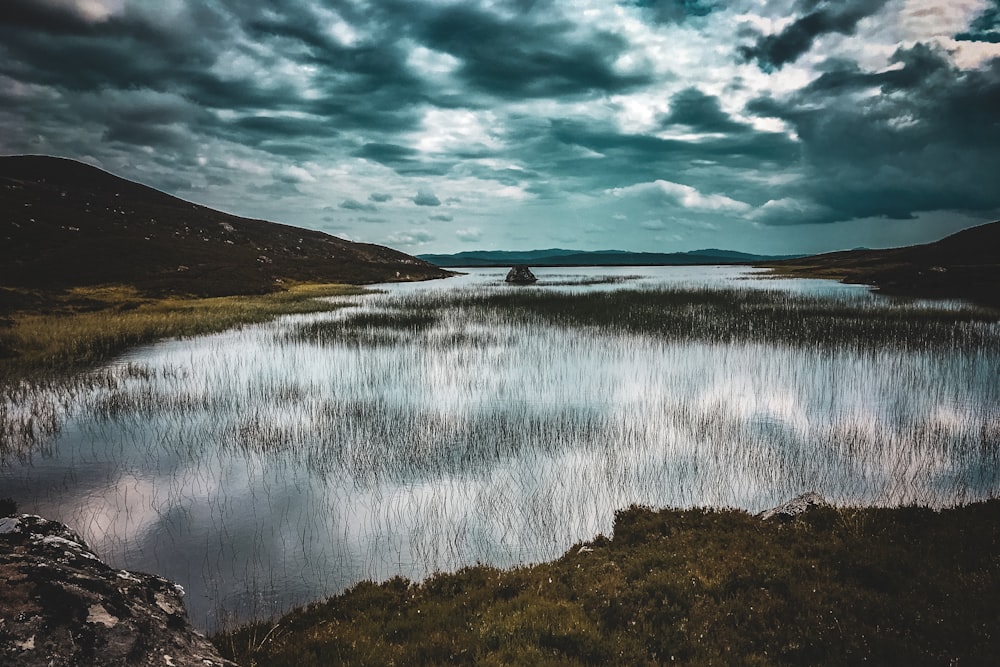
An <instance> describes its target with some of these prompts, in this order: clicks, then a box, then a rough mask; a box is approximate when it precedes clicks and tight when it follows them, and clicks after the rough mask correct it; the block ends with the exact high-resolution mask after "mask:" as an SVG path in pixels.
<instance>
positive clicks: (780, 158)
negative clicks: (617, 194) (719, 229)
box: [551, 121, 799, 187]
mask: <svg viewBox="0 0 1000 667" xmlns="http://www.w3.org/2000/svg"><path fill="white" fill-rule="evenodd" d="M551 138H552V139H553V140H554V141H555V142H557V143H558V144H560V145H561V146H562V147H563V149H564V150H563V152H562V153H554V155H555V156H557V157H555V159H554V164H555V165H557V166H556V168H555V169H557V170H558V171H559V172H560V173H563V174H566V175H570V176H576V177H586V178H588V180H589V181H590V185H591V186H596V185H597V184H598V183H605V184H607V185H608V186H609V187H617V186H623V185H631V184H633V183H637V182H643V181H648V180H652V179H651V178H650V176H651V175H654V176H656V175H662V174H678V173H683V172H686V171H688V170H690V169H691V168H692V165H694V164H697V163H704V162H709V163H711V162H724V163H725V165H726V166H727V168H730V169H756V168H766V167H767V166H768V165H775V164H781V165H783V164H787V163H788V162H789V161H792V160H794V159H795V158H796V157H797V156H798V150H799V148H798V146H797V145H796V144H795V143H794V142H793V141H792V140H790V139H789V138H788V137H787V136H786V135H785V134H782V133H773V132H756V131H752V130H749V129H744V128H742V127H741V128H740V132H738V133H736V134H729V135H723V136H718V137H710V138H706V139H703V140H700V141H689V140H679V139H663V138H660V137H656V136H652V135H646V134H629V133H623V132H620V131H618V130H616V129H614V128H612V127H605V128H599V127H596V126H594V125H592V124H583V123H575V122H570V121H553V122H552V128H551ZM566 147H580V148H583V149H586V150H587V151H589V152H591V153H593V154H595V155H596V156H599V157H596V156H595V157H591V158H588V159H580V156H579V155H578V154H574V153H571V152H565V148H566ZM555 169H554V170H555Z"/></svg>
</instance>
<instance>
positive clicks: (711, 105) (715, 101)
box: [662, 88, 749, 133]
mask: <svg viewBox="0 0 1000 667" xmlns="http://www.w3.org/2000/svg"><path fill="white" fill-rule="evenodd" d="M662 125H663V126H664V127H667V126H670V125H686V126H688V127H690V128H691V129H693V130H696V131H698V132H724V133H734V132H735V133H742V132H746V131H748V130H749V128H748V127H747V126H746V125H743V124H741V123H737V122H736V121H734V120H733V119H732V118H730V117H729V115H728V114H726V113H725V112H724V111H723V110H722V107H721V106H719V98H717V97H713V96H712V95H706V94H705V93H703V92H701V91H700V90H698V89H697V88H686V89H684V90H682V91H680V92H679V93H677V94H676V95H674V96H673V97H672V98H670V113H668V114H667V115H666V116H665V117H664V118H663V119H662Z"/></svg>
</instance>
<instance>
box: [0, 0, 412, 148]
mask: <svg viewBox="0 0 1000 667" xmlns="http://www.w3.org/2000/svg"><path fill="white" fill-rule="evenodd" d="M308 9H309V6H308V5H290V4H289V5H288V6H285V7H283V8H282V10H281V12H272V11H269V10H268V9H267V8H266V7H263V6H256V5H253V4H249V5H239V6H237V7H236V8H235V9H234V8H233V7H232V6H231V5H229V4H228V3H213V2H202V3H191V4H190V5H189V6H186V7H184V8H183V10H182V11H180V12H179V13H178V14H177V15H176V16H172V17H170V19H169V20H166V19H164V20H156V18H155V17H153V16H151V15H146V14H144V13H142V10H141V9H135V8H134V7H132V6H131V5H126V7H125V9H124V11H123V12H122V13H120V14H114V15H110V16H108V17H106V18H105V19H104V20H100V21H87V20H85V19H84V18H82V17H81V16H80V15H78V14H77V13H75V12H73V11H71V10H69V9H64V8H63V9H61V8H58V7H56V8H52V7H49V6H48V5H47V4H44V3H37V2H34V0H32V2H26V1H25V0H11V3H10V4H9V5H7V6H5V8H4V11H3V12H2V13H0V75H5V76H7V77H9V78H10V79H11V80H14V81H18V82H22V83H25V84H32V85H36V86H43V87H48V88H51V89H52V90H53V91H55V93H56V94H57V95H58V96H59V97H60V98H61V99H64V100H67V103H68V104H75V101H76V100H77V99H79V100H81V101H83V102H85V101H86V99H85V98H86V96H87V95H92V94H95V93H98V92H106V91H132V92H134V91H152V92H158V93H170V94H172V95H176V96H177V97H179V98H183V99H186V100H188V101H189V102H190V104H191V105H192V106H197V107H198V108H199V109H200V110H201V112H202V113H201V114H197V115H196V114H192V115H189V116H187V117H184V118H178V119H174V120H172V121H171V122H170V123H169V124H167V123H164V122H159V121H158V120H157V119H155V118H153V119H151V123H150V124H144V123H142V122H140V121H135V120H132V119H122V118H120V116H121V113H122V111H121V110H122V109H126V108H127V107H128V106H129V104H130V100H125V99H121V100H112V99H108V100H106V101H107V102H108V106H107V107H106V112H107V113H106V117H105V118H104V119H103V120H101V121H100V124H102V125H104V127H103V129H102V130H101V131H100V132H99V135H100V136H104V137H106V138H108V139H109V140H113V141H115V142H119V143H122V144H133V145H142V146H146V145H153V146H162V147H163V148H164V149H169V150H171V151H173V150H180V149H181V148H182V144H184V143H185V142H187V143H188V144H189V146H190V150H192V151H193V150H196V149H197V147H198V146H200V145H202V144H203V143H204V142H203V137H215V138H219V139H222V140H226V141H232V142H235V143H239V144H243V145H248V146H254V147H257V148H259V149H261V150H265V151H268V152H273V153H276V154H278V155H284V156H288V155H309V154H312V153H313V152H315V150H316V148H317V147H316V143H317V142H316V138H321V141H322V142H323V143H326V144H327V145H328V146H329V144H330V142H331V141H332V140H334V139H335V138H336V137H337V136H338V135H339V134H341V133H342V132H346V131H351V130H358V129H363V130H370V131H372V132H374V133H376V134H383V133H385V134H388V135H391V134H393V133H396V132H400V131H405V130H411V129H413V128H415V127H416V126H417V124H418V122H419V120H420V113H419V111H418V110H417V109H416V108H415V107H416V105H417V104H418V103H419V102H420V101H421V100H423V99H424V98H425V95H424V93H423V88H422V86H423V84H422V82H421V80H420V79H419V78H418V77H415V76H414V75H413V74H412V73H411V72H410V71H409V69H408V67H407V66H406V65H405V59H406V53H405V52H404V51H402V50H401V49H400V48H398V47H397V46H395V42H394V41H392V40H388V41H387V40H368V39H359V40H358V41H357V43H356V44H354V45H352V46H350V47H347V46H343V45H341V44H338V43H336V42H335V41H334V40H333V39H332V38H330V37H329V36H328V35H326V34H325V33H323V32H322V26H323V24H322V22H321V21H319V20H317V18H316V17H315V16H314V15H312V14H311V13H310V12H309V11H308ZM8 10H9V11H8ZM275 16H280V17H281V18H280V20H279V19H275V18H274V17H275ZM248 40H249V41H250V42H251V43H252V46H251V45H248V43H247V42H248ZM233 63H235V66H234V64H233ZM289 63H292V64H294V66H299V67H312V68H313V71H314V73H315V75H314V77H313V81H312V82H311V85H312V86H313V89H312V90H310V91H308V93H306V91H304V90H303V89H302V88H301V85H300V84H298V83H297V82H296V80H295V78H294V77H288V76H283V75H282V74H280V72H281V71H282V68H283V67H287V65H288V64H289ZM81 96H82V97H81ZM51 98H52V96H51V95H50V96H49V100H51ZM20 103H21V104H22V105H24V104H27V102H25V101H24V100H21V101H20ZM48 104H49V105H51V101H49V102H48ZM116 104H117V105H118V106H116ZM212 110H218V111H222V112H225V113H227V114H229V115H228V116H226V117H225V119H222V118H220V117H218V116H217V115H213V114H211V113H210V112H211V111H212ZM234 112H235V113H234ZM46 113H47V114H51V111H47V112H46ZM293 114H297V115H298V117H293ZM303 116H305V117H303ZM40 121H41V123H42V124H44V122H45V119H44V118H43V119H40ZM8 143H11V144H15V145H16V144H17V139H16V138H15V139H11V140H10V141H9V142H8Z"/></svg>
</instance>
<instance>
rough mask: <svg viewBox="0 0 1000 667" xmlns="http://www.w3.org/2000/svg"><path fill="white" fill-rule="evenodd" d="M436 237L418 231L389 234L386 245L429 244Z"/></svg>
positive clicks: (426, 232)
mask: <svg viewBox="0 0 1000 667" xmlns="http://www.w3.org/2000/svg"><path fill="white" fill-rule="evenodd" d="M435 238H436V237H435V236H434V235H433V234H431V233H430V232H428V231H425V230H423V229H418V230H415V231H411V230H406V231H402V232H396V233H394V234H390V235H389V236H388V238H386V243H388V244H390V245H399V246H417V245H423V244H425V243H430V242H431V241H433V240H434V239H435Z"/></svg>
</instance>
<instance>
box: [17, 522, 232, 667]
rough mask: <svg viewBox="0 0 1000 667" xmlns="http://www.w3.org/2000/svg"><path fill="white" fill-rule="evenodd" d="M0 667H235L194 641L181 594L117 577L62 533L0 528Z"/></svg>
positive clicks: (149, 578)
mask: <svg viewBox="0 0 1000 667" xmlns="http://www.w3.org/2000/svg"><path fill="white" fill-rule="evenodd" d="M0 581H2V582H3V583H2V585H0V664H2V665H10V666H12V667H13V666H34V665H39V666H41V665H46V666H57V665H157V666H158V667H171V666H176V667H187V666H193V665H197V666H198V667H210V666H211V665H219V666H230V665H235V663H232V662H230V661H228V660H224V659H223V658H221V657H219V655H218V653H217V652H216V650H215V647H213V646H212V644H211V643H210V642H209V641H208V640H207V639H205V637H203V636H202V635H200V634H199V633H197V632H195V631H194V629H193V628H192V627H191V624H190V623H189V622H188V619H187V613H186V612H185V611H184V603H183V601H182V599H181V598H182V596H183V590H181V588H180V587H179V586H177V585H176V584H173V583H171V582H169V581H167V580H166V579H162V578H160V577H156V576H153V575H148V574H139V573H135V572H127V571H125V570H115V569H114V568H111V567H109V566H108V565H106V564H105V563H104V562H102V561H101V560H100V559H98V558H97V556H96V555H94V553H93V552H92V551H91V550H90V548H89V547H87V545H86V543H85V542H84V541H83V540H82V539H81V538H80V537H79V536H78V535H77V534H76V533H74V532H73V531H71V530H70V529H69V528H67V527H66V526H64V525H63V524H61V523H57V522H54V521H47V520H45V519H42V518H41V517H37V516H30V515H18V516H10V517H6V518H0Z"/></svg>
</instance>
